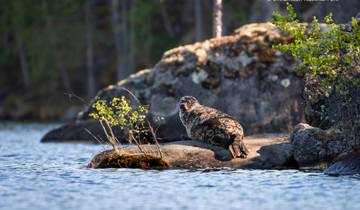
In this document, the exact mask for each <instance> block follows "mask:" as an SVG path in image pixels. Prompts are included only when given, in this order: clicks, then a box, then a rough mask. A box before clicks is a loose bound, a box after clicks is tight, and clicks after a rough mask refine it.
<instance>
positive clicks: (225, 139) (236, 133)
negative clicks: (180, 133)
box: [179, 96, 249, 158]
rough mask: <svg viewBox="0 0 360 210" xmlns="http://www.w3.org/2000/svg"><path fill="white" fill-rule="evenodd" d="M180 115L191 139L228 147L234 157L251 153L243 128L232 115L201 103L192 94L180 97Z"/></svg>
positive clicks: (243, 156) (244, 156) (242, 156)
mask: <svg viewBox="0 0 360 210" xmlns="http://www.w3.org/2000/svg"><path fill="white" fill-rule="evenodd" d="M179 116H180V120H181V122H182V124H183V125H184V127H185V128H186V133H187V135H188V136H189V137H190V138H191V139H193V140H198V141H202V142H204V143H208V144H212V145H216V146H221V147H223V148H225V149H228V150H229V151H230V153H231V154H232V156H233V157H234V158H246V157H247V155H248V154H249V150H248V149H247V148H246V147H245V144H244V140H243V139H244V131H243V128H242V126H241V125H240V123H239V122H237V121H236V120H235V119H234V118H232V117H231V116H229V115H227V114H225V113H223V112H221V111H219V110H217V109H214V108H211V107H207V106H204V105H201V104H200V103H199V101H198V100H197V99H196V98H195V97H192V96H184V97H182V98H181V99H180V101H179Z"/></svg>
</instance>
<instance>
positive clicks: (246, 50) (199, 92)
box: [43, 23, 304, 141]
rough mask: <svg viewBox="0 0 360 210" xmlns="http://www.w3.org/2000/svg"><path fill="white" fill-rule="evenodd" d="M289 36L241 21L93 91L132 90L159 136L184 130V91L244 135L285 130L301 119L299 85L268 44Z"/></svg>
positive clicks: (288, 61) (289, 64)
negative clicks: (229, 29) (224, 33)
mask: <svg viewBox="0 0 360 210" xmlns="http://www.w3.org/2000/svg"><path fill="white" fill-rule="evenodd" d="M288 41H291V38H290V37H288V36H285V35H284V34H282V33H281V32H280V31H279V30H278V29H277V28H276V27H275V26H274V25H272V24H270V23H261V24H249V25H245V26H243V27H241V28H240V29H238V30H236V32H235V33H234V34H233V35H231V36H224V37H222V38H218V39H210V40H206V41H204V42H198V43H195V44H192V45H186V46H181V47H178V48H175V49H172V50H169V51H167V52H165V53H164V55H163V57H162V59H161V60H160V61H159V62H158V63H157V64H156V65H155V66H154V67H153V68H152V69H148V70H143V71H140V72H138V73H136V74H134V75H132V76H130V77H129V78H128V79H126V80H123V81H120V82H119V83H118V84H116V85H111V86H109V87H107V88H105V89H103V90H101V91H100V92H99V93H98V96H100V98H103V99H111V98H112V97H119V96H121V95H124V94H125V95H127V92H126V91H124V89H123V88H127V89H129V90H130V91H132V92H133V93H134V94H135V95H136V96H137V97H138V98H139V99H140V101H141V102H142V103H143V104H148V105H150V115H151V116H152V117H155V116H156V117H161V118H162V119H163V120H161V121H157V124H156V125H155V127H158V128H159V129H158V136H159V137H160V139H162V140H164V141H165V140H178V139H179V138H181V137H182V136H185V135H186V133H185V130H184V128H183V126H182V125H181V122H180V120H179V117H178V107H177V103H178V99H179V98H180V97H181V96H184V95H192V96H195V97H196V98H198V99H199V101H200V102H201V103H202V104H204V105H207V106H211V107H214V108H217V109H219V110H222V111H223V112H225V113H227V114H230V115H232V116H233V117H235V118H236V119H237V120H239V121H240V122H241V124H242V125H243V126H244V130H245V134H246V135H249V134H254V133H265V132H272V133H274V132H289V131H291V130H292V128H293V126H294V125H296V124H297V123H299V122H301V121H303V119H304V118H303V110H302V105H301V102H302V99H301V91H302V89H303V84H302V80H301V78H299V77H298V76H297V75H296V74H295V72H294V64H295V63H294V60H293V59H292V58H291V57H289V56H287V55H284V54H282V53H280V52H278V51H276V50H273V49H272V47H271V46H272V44H275V43H284V42H288ZM128 98H131V97H130V96H129V97H128ZM90 112H91V109H86V110H84V111H83V112H82V113H81V114H80V116H79V119H78V121H77V124H84V123H87V119H88V114H89V113H90ZM152 117H150V118H152ZM80 127H81V126H80ZM70 129H71V128H70ZM64 132H66V131H64ZM58 134H59V133H58ZM74 135H77V134H74ZM79 136H81V135H79ZM50 137H56V138H50ZM65 137H66V139H71V137H70V136H62V135H48V136H47V137H46V138H44V139H43V140H44V141H51V140H54V141H57V140H59V139H65ZM82 139H84V140H85V141H87V140H88V139H89V138H88V136H84V137H83V138H82Z"/></svg>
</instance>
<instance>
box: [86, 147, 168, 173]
mask: <svg viewBox="0 0 360 210" xmlns="http://www.w3.org/2000/svg"><path fill="white" fill-rule="evenodd" d="M88 166H89V167H90V168H140V169H144V170H150V169H156V170H161V169H168V168H169V167H170V165H169V164H168V163H167V162H166V161H165V160H163V159H162V158H159V157H155V156H152V155H147V154H130V153H123V152H118V151H115V150H107V151H103V152H101V153H99V154H97V155H95V157H94V158H93V159H92V160H91V162H90V163H89V165H88Z"/></svg>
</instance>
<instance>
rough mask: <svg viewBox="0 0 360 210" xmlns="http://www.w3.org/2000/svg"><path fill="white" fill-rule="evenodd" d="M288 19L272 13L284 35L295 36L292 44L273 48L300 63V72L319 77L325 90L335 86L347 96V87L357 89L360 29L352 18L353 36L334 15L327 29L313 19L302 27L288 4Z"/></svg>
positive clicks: (328, 18)
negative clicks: (355, 76)
mask: <svg viewBox="0 0 360 210" xmlns="http://www.w3.org/2000/svg"><path fill="white" fill-rule="evenodd" d="M287 11H288V15H286V16H283V15H281V14H280V13H279V12H274V13H273V20H272V23H274V24H275V25H276V26H278V27H279V28H280V29H281V30H283V31H284V32H286V33H288V34H290V35H291V36H293V38H294V41H293V42H290V43H284V44H278V45H275V46H273V47H274V48H275V49H278V50H280V51H283V52H287V53H290V54H291V55H293V56H294V57H296V58H299V59H300V61H301V62H300V64H299V65H298V68H297V69H298V71H299V72H300V73H302V74H303V75H305V76H319V77H320V78H321V81H320V82H321V84H322V85H323V87H326V88H328V89H329V90H330V89H331V88H332V86H333V85H335V87H336V90H337V91H339V92H340V93H346V85H347V84H349V81H351V83H350V84H352V85H356V84H358V83H359V81H358V80H359V79H358V78H354V77H352V71H353V66H352V65H353V64H354V63H358V62H359V54H360V27H359V23H358V21H357V20H356V19H355V18H353V19H352V23H351V27H352V29H351V32H347V31H345V30H343V29H342V28H341V26H340V25H338V24H335V23H334V22H333V20H332V14H331V13H330V14H329V15H328V16H326V17H325V18H324V22H325V23H326V26H325V28H323V31H322V28H321V26H320V24H319V21H318V20H317V19H316V17H314V19H313V21H312V22H311V23H310V24H309V25H307V24H302V23H299V20H298V19H297V15H296V13H295V11H294V8H293V7H292V5H291V4H290V3H288V4H287Z"/></svg>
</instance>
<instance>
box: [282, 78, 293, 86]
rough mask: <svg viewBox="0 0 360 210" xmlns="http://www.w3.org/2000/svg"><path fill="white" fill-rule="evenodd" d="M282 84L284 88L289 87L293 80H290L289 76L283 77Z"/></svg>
mask: <svg viewBox="0 0 360 210" xmlns="http://www.w3.org/2000/svg"><path fill="white" fill-rule="evenodd" d="M280 83H281V85H282V86H283V87H284V88H287V87H289V86H290V84H291V82H290V79H289V78H286V79H282V80H281V82H280Z"/></svg>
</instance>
